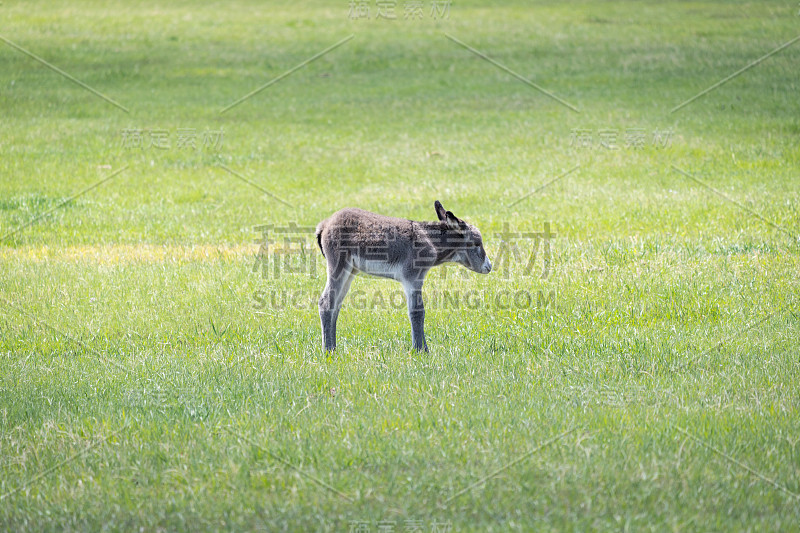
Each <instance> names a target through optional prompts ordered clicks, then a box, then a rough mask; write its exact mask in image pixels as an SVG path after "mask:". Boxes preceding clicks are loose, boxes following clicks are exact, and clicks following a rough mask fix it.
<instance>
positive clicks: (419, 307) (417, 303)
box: [403, 281, 428, 352]
mask: <svg viewBox="0 0 800 533" xmlns="http://www.w3.org/2000/svg"><path fill="white" fill-rule="evenodd" d="M403 290H404V291H405V293H406V302H408V319H409V320H410V321H411V342H412V344H413V345H414V349H415V350H417V351H420V352H427V351H428V345H427V344H426V343H425V304H424V303H423V302H422V281H404V282H403Z"/></svg>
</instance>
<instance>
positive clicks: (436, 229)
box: [414, 220, 457, 266]
mask: <svg viewBox="0 0 800 533" xmlns="http://www.w3.org/2000/svg"><path fill="white" fill-rule="evenodd" d="M414 224H417V225H419V227H420V228H422V230H423V231H424V232H425V235H427V236H428V238H429V239H430V241H431V243H432V244H433V247H434V249H435V251H436V260H435V261H434V264H433V266H439V265H441V264H442V263H446V262H448V261H450V260H451V259H452V257H453V255H455V253H456V251H457V249H456V247H455V246H454V244H455V243H454V239H453V231H452V230H450V229H449V228H448V227H447V223H446V222H442V221H441V220H437V221H435V222H414Z"/></svg>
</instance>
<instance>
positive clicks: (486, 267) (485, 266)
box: [481, 256, 492, 274]
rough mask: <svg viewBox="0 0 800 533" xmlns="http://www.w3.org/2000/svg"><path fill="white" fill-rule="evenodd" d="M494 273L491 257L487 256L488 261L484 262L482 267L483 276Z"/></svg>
mask: <svg viewBox="0 0 800 533" xmlns="http://www.w3.org/2000/svg"><path fill="white" fill-rule="evenodd" d="M491 271H492V262H491V261H489V257H488V256H487V257H486V259H484V260H483V265H482V266H481V274H488V273H489V272H491Z"/></svg>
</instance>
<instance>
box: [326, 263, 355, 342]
mask: <svg viewBox="0 0 800 533" xmlns="http://www.w3.org/2000/svg"><path fill="white" fill-rule="evenodd" d="M355 274H356V273H355V270H354V269H353V267H352V266H351V265H347V264H343V262H341V263H339V264H336V265H334V264H331V262H330V261H329V262H328V281H327V282H326V283H325V288H324V289H323V291H322V296H321V297H320V299H319V318H320V322H321V325H322V342H323V344H324V346H325V351H328V352H332V351H333V350H335V349H336V321H337V319H338V318H339V309H341V307H342V300H344V297H345V295H346V294H347V291H348V290H350V283H352V281H353V278H354V277H355Z"/></svg>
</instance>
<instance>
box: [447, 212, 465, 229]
mask: <svg viewBox="0 0 800 533" xmlns="http://www.w3.org/2000/svg"><path fill="white" fill-rule="evenodd" d="M444 216H445V219H446V220H447V225H448V226H449V227H451V228H457V227H459V226H460V225H461V224H462V222H461V221H460V220H459V219H458V217H457V216H455V215H454V214H453V212H452V211H447V212H446V213H445V214H444Z"/></svg>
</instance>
